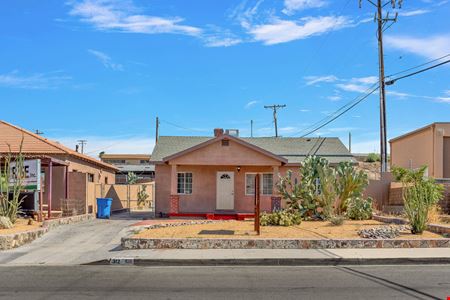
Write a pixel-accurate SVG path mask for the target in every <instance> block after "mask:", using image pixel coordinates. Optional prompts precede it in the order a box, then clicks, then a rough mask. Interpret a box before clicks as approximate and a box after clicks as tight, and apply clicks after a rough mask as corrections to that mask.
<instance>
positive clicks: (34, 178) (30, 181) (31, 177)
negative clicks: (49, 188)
mask: <svg viewBox="0 0 450 300" xmlns="http://www.w3.org/2000/svg"><path fill="white" fill-rule="evenodd" d="M10 168H11V178H10V181H9V182H10V183H14V182H15V180H16V179H17V174H18V173H20V172H17V164H16V162H11V164H10ZM23 169H24V170H23V174H24V178H22V185H23V189H24V190H38V191H39V190H40V189H41V160H40V159H33V160H25V161H24V162H23Z"/></svg>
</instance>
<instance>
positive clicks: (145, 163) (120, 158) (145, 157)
mask: <svg viewBox="0 0 450 300" xmlns="http://www.w3.org/2000/svg"><path fill="white" fill-rule="evenodd" d="M100 159H101V160H102V161H103V162H105V163H109V164H111V165H114V166H115V167H116V168H117V169H118V171H117V173H116V183H117V184H126V183H127V175H128V173H131V172H132V173H134V174H136V176H137V178H138V181H137V182H138V183H147V182H152V181H154V180H155V165H154V164H151V163H150V159H151V156H150V154H106V153H101V154H100Z"/></svg>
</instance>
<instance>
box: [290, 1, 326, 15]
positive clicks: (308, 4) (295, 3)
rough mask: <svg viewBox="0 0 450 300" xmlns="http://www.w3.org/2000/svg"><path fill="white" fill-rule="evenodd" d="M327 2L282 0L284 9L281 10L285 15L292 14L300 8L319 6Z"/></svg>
mask: <svg viewBox="0 0 450 300" xmlns="http://www.w3.org/2000/svg"><path fill="white" fill-rule="evenodd" d="M327 4H328V3H327V2H326V1H324V0H284V9H283V10H282V12H283V13H284V14H286V15H293V14H294V13H295V12H297V11H300V10H304V9H308V8H319V7H323V6H325V5H327Z"/></svg>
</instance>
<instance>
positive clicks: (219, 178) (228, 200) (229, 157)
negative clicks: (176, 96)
mask: <svg viewBox="0 0 450 300" xmlns="http://www.w3.org/2000/svg"><path fill="white" fill-rule="evenodd" d="M308 155H317V156H322V157H325V158H326V159H328V160H329V161H330V163H331V164H337V163H339V162H342V161H349V162H353V161H354V158H353V156H352V155H351V153H350V152H349V151H348V150H347V148H346V147H345V146H344V145H343V144H342V142H341V141H340V140H339V139H338V138H283V137H278V138H275V137H255V138H249V137H245V138H244V137H238V136H236V135H233V134H229V132H228V131H226V132H224V130H222V129H215V130H214V136H213V137H199V136H161V137H159V139H158V141H157V143H156V146H155V148H154V150H153V153H152V162H153V163H155V165H156V167H155V174H156V178H155V182H156V184H155V188H156V198H155V201H156V202H155V211H156V213H157V214H161V213H163V214H169V215H170V216H199V217H208V218H216V217H218V218H220V217H226V216H228V217H237V218H243V217H246V216H248V215H251V214H252V213H253V211H254V178H255V174H257V173H259V174H260V178H261V184H260V186H261V191H260V192H261V209H262V210H263V211H271V210H273V209H276V208H279V207H280V206H282V205H283V204H282V201H281V197H280V196H279V195H278V194H277V191H276V188H275V184H276V181H277V178H278V176H279V175H284V174H286V171H287V170H289V169H295V168H298V167H299V166H300V163H301V162H302V161H303V160H304V159H305V157H306V156H308Z"/></svg>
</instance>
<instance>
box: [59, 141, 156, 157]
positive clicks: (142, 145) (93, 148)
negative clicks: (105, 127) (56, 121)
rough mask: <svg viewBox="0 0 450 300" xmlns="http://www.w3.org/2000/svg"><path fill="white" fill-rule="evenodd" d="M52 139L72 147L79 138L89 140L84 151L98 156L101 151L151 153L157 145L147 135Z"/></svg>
mask: <svg viewBox="0 0 450 300" xmlns="http://www.w3.org/2000/svg"><path fill="white" fill-rule="evenodd" d="M51 139H54V140H57V141H58V142H60V143H61V144H63V145H65V146H67V147H69V148H71V149H75V145H76V144H77V143H78V142H77V141H78V140H80V139H83V140H87V144H86V145H85V146H84V153H85V154H87V155H90V156H92V157H98V154H99V153H100V152H101V151H105V152H106V153H114V154H118V153H130V154H150V153H152V151H153V147H154V146H155V140H154V139H153V138H149V137H145V136H137V137H126V136H113V137H105V136H87V137H86V136H70V137H57V138H53V137H52V138H51Z"/></svg>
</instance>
